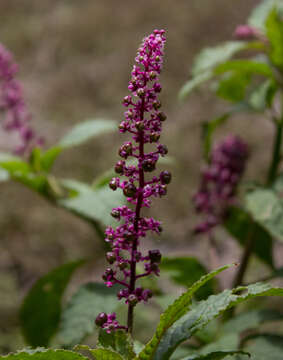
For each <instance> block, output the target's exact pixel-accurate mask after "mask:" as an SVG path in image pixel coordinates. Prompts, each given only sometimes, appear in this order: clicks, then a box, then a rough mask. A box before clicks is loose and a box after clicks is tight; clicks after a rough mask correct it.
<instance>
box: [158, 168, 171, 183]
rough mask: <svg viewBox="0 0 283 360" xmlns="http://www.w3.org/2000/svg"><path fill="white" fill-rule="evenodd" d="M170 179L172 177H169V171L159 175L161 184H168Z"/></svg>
mask: <svg viewBox="0 0 283 360" xmlns="http://www.w3.org/2000/svg"><path fill="white" fill-rule="evenodd" d="M171 178H172V175H171V173H170V171H167V170H165V171H162V172H161V173H160V181H161V184H170V182H171Z"/></svg>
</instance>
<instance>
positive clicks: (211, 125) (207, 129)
mask: <svg viewBox="0 0 283 360" xmlns="http://www.w3.org/2000/svg"><path fill="white" fill-rule="evenodd" d="M230 115H231V112H227V113H225V114H223V115H221V116H219V117H217V118H215V119H213V120H211V121H206V122H204V123H203V125H202V137H203V146H204V155H205V158H206V159H208V158H209V153H210V150H211V145H212V137H213V134H214V132H215V131H216V130H217V129H218V128H219V127H220V126H221V125H223V124H225V123H226V121H227V120H228V118H229V116H230Z"/></svg>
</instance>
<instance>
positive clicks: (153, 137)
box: [149, 132, 160, 142]
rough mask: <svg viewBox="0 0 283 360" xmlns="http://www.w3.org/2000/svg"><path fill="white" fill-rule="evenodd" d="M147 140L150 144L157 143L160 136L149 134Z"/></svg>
mask: <svg viewBox="0 0 283 360" xmlns="http://www.w3.org/2000/svg"><path fill="white" fill-rule="evenodd" d="M149 138H150V141H151V142H157V141H158V140H159V138H160V135H159V134H158V133H155V132H153V133H151V134H150V136H149Z"/></svg>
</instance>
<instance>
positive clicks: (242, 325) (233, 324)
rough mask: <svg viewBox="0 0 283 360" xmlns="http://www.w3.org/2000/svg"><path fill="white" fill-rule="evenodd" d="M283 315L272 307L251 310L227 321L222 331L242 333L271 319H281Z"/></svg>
mask: <svg viewBox="0 0 283 360" xmlns="http://www.w3.org/2000/svg"><path fill="white" fill-rule="evenodd" d="M282 318H283V315H282V314H281V313H280V312H278V311H276V310H272V309H260V310H251V311H247V312H244V313H241V314H239V315H237V316H235V317H234V318H232V319H231V320H229V321H227V322H226V323H225V324H224V326H223V327H222V328H221V333H223V334H225V335H226V334H228V333H241V332H243V331H246V330H249V329H258V327H259V326H260V325H261V324H263V323H266V322H269V321H280V320H282Z"/></svg>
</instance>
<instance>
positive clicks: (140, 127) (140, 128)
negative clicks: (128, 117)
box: [136, 121, 144, 131]
mask: <svg viewBox="0 0 283 360" xmlns="http://www.w3.org/2000/svg"><path fill="white" fill-rule="evenodd" d="M136 129H137V130H138V131H142V130H144V123H143V122H142V121H138V122H137V123H136Z"/></svg>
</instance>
